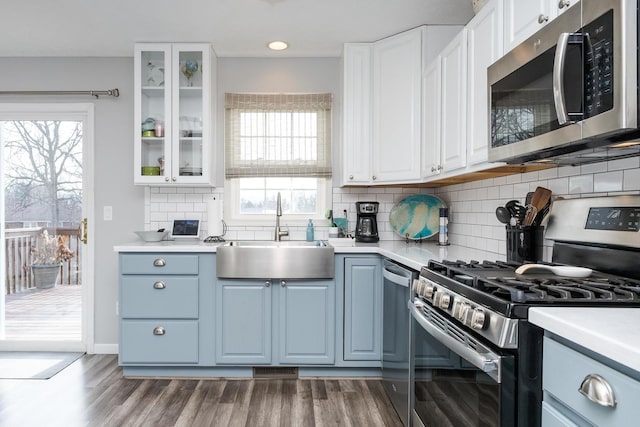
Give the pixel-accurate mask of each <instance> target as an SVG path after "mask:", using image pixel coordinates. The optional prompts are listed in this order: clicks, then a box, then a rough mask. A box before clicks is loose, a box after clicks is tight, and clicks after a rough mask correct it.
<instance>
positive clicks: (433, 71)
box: [422, 56, 442, 178]
mask: <svg viewBox="0 0 640 427" xmlns="http://www.w3.org/2000/svg"><path fill="white" fill-rule="evenodd" d="M422 88H423V91H424V93H423V96H422V109H423V116H422V139H423V141H422V176H423V178H429V177H431V176H434V175H438V174H439V173H440V171H441V170H442V161H441V159H440V146H441V145H442V140H441V129H442V57H441V56H437V57H436V58H435V59H433V60H432V61H431V64H429V66H427V68H426V69H425V71H424V77H423V79H422Z"/></svg>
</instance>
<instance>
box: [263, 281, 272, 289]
mask: <svg viewBox="0 0 640 427" xmlns="http://www.w3.org/2000/svg"><path fill="white" fill-rule="evenodd" d="M264 286H265V287H267V288H268V287H269V286H271V280H265V281H264Z"/></svg>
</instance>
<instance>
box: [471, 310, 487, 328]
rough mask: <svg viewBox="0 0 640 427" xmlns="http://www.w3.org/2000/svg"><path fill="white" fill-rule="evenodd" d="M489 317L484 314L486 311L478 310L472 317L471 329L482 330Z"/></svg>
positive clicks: (474, 311)
mask: <svg viewBox="0 0 640 427" xmlns="http://www.w3.org/2000/svg"><path fill="white" fill-rule="evenodd" d="M486 320H487V316H486V315H485V314H484V310H483V309H481V308H476V309H475V310H473V314H472V315H471V325H470V326H471V329H482V328H484V325H485V323H486Z"/></svg>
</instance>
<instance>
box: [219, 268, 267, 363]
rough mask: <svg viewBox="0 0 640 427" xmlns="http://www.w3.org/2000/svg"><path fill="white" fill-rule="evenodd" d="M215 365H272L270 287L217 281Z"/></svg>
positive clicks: (242, 281)
mask: <svg viewBox="0 0 640 427" xmlns="http://www.w3.org/2000/svg"><path fill="white" fill-rule="evenodd" d="M215 323H216V327H215V328H216V363H220V364H235V365H238V364H240V365H242V364H250V365H254V364H265V363H271V288H270V287H269V286H267V282H265V281H258V280H218V284H217V286H216V322H215Z"/></svg>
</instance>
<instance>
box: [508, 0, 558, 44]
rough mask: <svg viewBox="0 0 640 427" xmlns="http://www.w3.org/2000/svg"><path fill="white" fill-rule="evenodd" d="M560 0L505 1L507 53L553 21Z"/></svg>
mask: <svg viewBox="0 0 640 427" xmlns="http://www.w3.org/2000/svg"><path fill="white" fill-rule="evenodd" d="M557 1H558V0H504V25H505V26H504V41H505V52H508V51H510V50H511V49H513V48H514V47H516V46H517V45H518V44H520V42H522V41H524V40H525V39H526V38H527V37H529V36H530V35H532V34H533V33H535V32H536V31H538V30H539V29H540V28H542V27H543V26H544V25H546V24H547V23H548V22H549V21H550V20H551V19H553V16H552V13H554V14H555V8H554V6H555V4H556V3H557Z"/></svg>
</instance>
